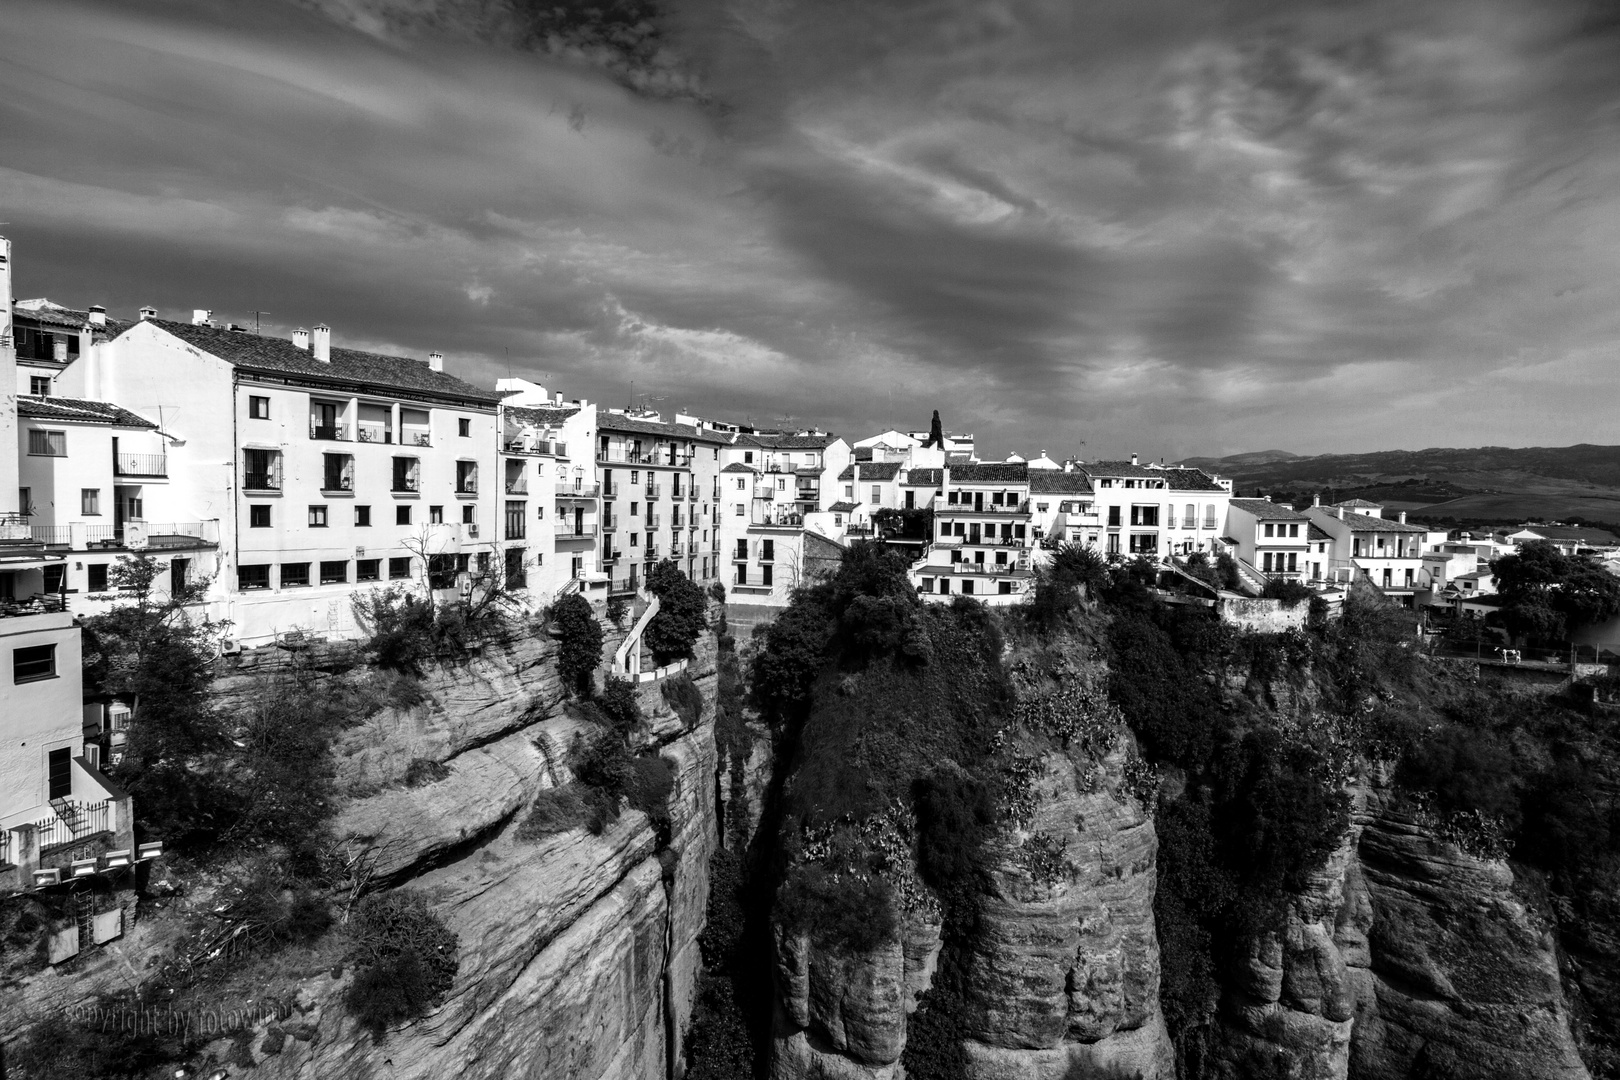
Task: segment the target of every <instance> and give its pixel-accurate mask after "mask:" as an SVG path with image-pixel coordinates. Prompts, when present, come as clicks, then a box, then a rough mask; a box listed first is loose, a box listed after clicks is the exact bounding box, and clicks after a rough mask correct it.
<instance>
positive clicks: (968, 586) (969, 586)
mask: <svg viewBox="0 0 1620 1080" xmlns="http://www.w3.org/2000/svg"><path fill="white" fill-rule="evenodd" d="M962 592H963V593H964V594H966V595H968V596H972V595H973V579H972V578H963V579H962Z"/></svg>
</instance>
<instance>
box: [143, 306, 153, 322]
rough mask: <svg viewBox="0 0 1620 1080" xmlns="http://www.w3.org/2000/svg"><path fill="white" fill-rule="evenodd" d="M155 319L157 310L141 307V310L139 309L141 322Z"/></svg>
mask: <svg viewBox="0 0 1620 1080" xmlns="http://www.w3.org/2000/svg"><path fill="white" fill-rule="evenodd" d="M155 318H157V308H155V307H143V308H141V319H142V320H146V319H155Z"/></svg>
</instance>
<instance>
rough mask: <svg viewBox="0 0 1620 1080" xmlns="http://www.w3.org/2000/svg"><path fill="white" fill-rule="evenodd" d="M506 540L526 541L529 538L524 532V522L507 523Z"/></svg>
mask: <svg viewBox="0 0 1620 1080" xmlns="http://www.w3.org/2000/svg"><path fill="white" fill-rule="evenodd" d="M506 538H507V539H508V540H526V539H528V537H527V535H526V533H525V531H524V528H523V522H521V521H517V522H513V521H508V522H507V523H506Z"/></svg>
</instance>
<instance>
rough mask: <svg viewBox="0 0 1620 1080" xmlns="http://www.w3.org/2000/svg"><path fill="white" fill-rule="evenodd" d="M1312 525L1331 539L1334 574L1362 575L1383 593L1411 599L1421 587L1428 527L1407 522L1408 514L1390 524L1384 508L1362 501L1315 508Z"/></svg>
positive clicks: (1423, 586)
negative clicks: (1384, 514)
mask: <svg viewBox="0 0 1620 1080" xmlns="http://www.w3.org/2000/svg"><path fill="white" fill-rule="evenodd" d="M1306 513H1307V514H1309V515H1310V520H1311V522H1312V524H1314V525H1316V526H1317V527H1318V528H1320V529H1321V530H1322V531H1323V532H1325V533H1327V534H1328V535H1329V536H1331V537H1332V538H1333V567H1334V569H1335V571H1336V572H1350V571H1356V570H1359V571H1365V572H1366V574H1367V577H1368V579H1369V580H1370V581H1372V583H1373V584H1374V585H1377V586H1379V587H1380V588H1381V589H1383V590H1384V591H1385V592H1388V593H1393V594H1396V595H1404V596H1407V597H1410V596H1411V595H1412V594H1413V593H1415V592H1417V591H1418V590H1420V589H1423V588H1425V587H1426V586H1425V585H1424V582H1423V578H1422V574H1423V565H1424V564H1423V548H1424V540H1425V539H1426V538H1427V536H1428V529H1426V528H1424V527H1423V526H1422V525H1417V524H1408V523H1407V521H1406V511H1404V510H1403V511H1401V513H1400V515H1399V517H1397V518H1396V519H1395V520H1390V519H1388V518H1385V517H1383V508H1382V507H1380V506H1378V505H1377V504H1374V503H1368V502H1366V501H1364V500H1361V499H1355V500H1352V501H1351V502H1346V503H1337V504H1335V505H1333V506H1313V507H1311V508H1310V509H1309V510H1308V511H1306Z"/></svg>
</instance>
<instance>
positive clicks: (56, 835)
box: [34, 800, 111, 851]
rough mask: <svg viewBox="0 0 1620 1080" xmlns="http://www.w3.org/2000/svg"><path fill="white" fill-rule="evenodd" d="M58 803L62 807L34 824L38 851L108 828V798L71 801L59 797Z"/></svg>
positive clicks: (109, 807)
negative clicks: (90, 800)
mask: <svg viewBox="0 0 1620 1080" xmlns="http://www.w3.org/2000/svg"><path fill="white" fill-rule="evenodd" d="M61 806H62V809H61V810H59V811H57V813H56V814H55V815H53V816H52V817H49V818H46V819H45V820H44V821H37V822H35V823H34V831H35V832H36V834H37V835H38V839H39V847H40V850H41V851H43V850H45V849H46V848H52V847H64V846H66V845H68V844H76V843H78V842H79V841H80V840H84V839H87V838H88V837H91V836H94V835H96V834H97V833H104V832H107V831H108V830H109V819H110V816H111V813H110V811H111V803H110V802H109V801H107V800H103V801H101V802H98V803H75V802H69V801H67V800H62V802H61Z"/></svg>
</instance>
